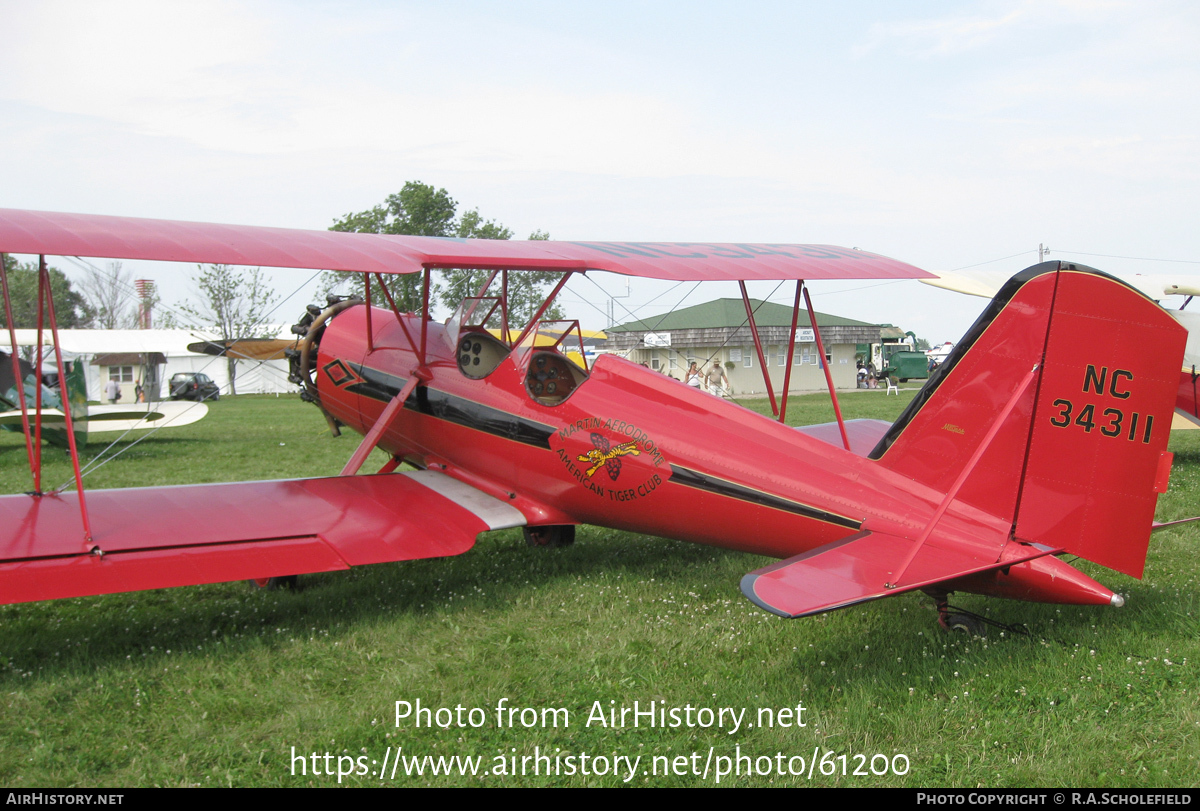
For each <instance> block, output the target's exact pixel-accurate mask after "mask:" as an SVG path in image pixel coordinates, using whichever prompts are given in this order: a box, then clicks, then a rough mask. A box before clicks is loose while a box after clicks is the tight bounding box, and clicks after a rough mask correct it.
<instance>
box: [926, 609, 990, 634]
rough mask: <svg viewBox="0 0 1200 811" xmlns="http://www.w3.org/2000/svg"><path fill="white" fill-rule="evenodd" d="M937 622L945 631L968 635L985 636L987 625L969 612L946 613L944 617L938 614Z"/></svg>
mask: <svg viewBox="0 0 1200 811" xmlns="http://www.w3.org/2000/svg"><path fill="white" fill-rule="evenodd" d="M938 623H939V624H940V625H941V626H942V627H943V628H945V629H946V630H947V631H954V632H958V633H965V634H967V635H968V636H987V626H986V625H984V624H983V622H982V621H981V620H979V619H977V618H975V617H973V616H971V615H970V614H946V615H945V619H942V617H941V616H940V615H939V617H938Z"/></svg>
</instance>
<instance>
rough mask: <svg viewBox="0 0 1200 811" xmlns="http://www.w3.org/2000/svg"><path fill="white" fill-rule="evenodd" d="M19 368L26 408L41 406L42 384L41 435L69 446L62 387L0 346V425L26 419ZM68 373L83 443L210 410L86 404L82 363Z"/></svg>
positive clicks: (183, 421) (9, 426)
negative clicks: (43, 378)
mask: <svg viewBox="0 0 1200 811" xmlns="http://www.w3.org/2000/svg"><path fill="white" fill-rule="evenodd" d="M17 374H20V376H21V381H22V384H23V385H22V386H21V387H20V388H21V389H23V390H24V391H23V393H24V399H25V409H26V410H27V411H32V412H35V413H36V412H37V408H38V401H37V394H38V390H39V388H40V390H41V412H40V413H41V424H42V434H41V437H42V439H45V440H46V441H47V442H49V443H51V444H53V445H58V446H60V447H64V448H65V447H67V446H68V444H69V443H68V441H67V434H66V431H67V428H66V414H64V413H63V412H64V409H63V403H62V391H61V387H60V386H55V387H53V388H52V387H50V386H47V385H45V384H43V383H39V381H38V376H37V371H36V370H35V369H34V368H33V366H32V364H30V363H28V362H27V361H24V360H21V359H20V358H19V357H18V358H13V357H12V356H11V355H10V354H9V353H8V352H5V351H4V350H0V428H3V429H4V430H8V431H22V430H24V426H25V422H26V421H27V417H26V416H23V415H22V409H21V393H22V392H20V391H19V390H18V386H17V378H16V376H15V375H17ZM65 379H66V386H67V399H68V401H69V402H70V403H71V416H72V417H73V421H72V426H73V428H74V434H75V441H76V442H78V443H80V444H86V443H87V441H88V436H89V435H90V434H100V433H113V432H116V431H122V432H124V431H131V430H137V429H141V428H155V427H158V428H165V427H168V426H169V427H172V428H178V427H181V426H184V425H191V424H192V423H194V422H197V421H199V420H201V419H203V418H204V416H205V415H206V414H207V413H208V406H206V405H204V404H203V403H191V404H189V403H173V402H159V403H128V404H124V405H88V402H87V383H86V381H85V380H84V378H83V369H82V368H81V367H80V365H79V364H78V363H74V364H72V365H71V370H70V371H69V372H68V373H67V375H66V378H65ZM35 422H36V420H35Z"/></svg>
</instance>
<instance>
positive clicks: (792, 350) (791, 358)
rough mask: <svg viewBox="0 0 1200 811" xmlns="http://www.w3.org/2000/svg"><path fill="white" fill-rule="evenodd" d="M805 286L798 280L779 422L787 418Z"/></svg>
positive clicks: (780, 401)
mask: <svg viewBox="0 0 1200 811" xmlns="http://www.w3.org/2000/svg"><path fill="white" fill-rule="evenodd" d="M803 287H804V281H803V280H802V279H797V280H796V300H795V301H793V302H792V332H791V335H790V336H789V337H788V351H787V367H786V368H784V370H783V394H782V395H781V396H780V400H779V422H780V423H783V422H784V420H785V419H786V418H787V400H788V388H789V386H790V385H791V382H792V364H793V363H795V357H796V321H797V320H798V319H799V318H800V291H801V289H803Z"/></svg>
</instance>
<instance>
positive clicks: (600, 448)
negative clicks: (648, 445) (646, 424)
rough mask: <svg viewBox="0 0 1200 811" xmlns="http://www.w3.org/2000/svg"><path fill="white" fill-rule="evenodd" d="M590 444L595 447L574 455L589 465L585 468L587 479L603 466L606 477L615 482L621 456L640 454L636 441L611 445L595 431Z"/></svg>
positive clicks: (618, 472)
mask: <svg viewBox="0 0 1200 811" xmlns="http://www.w3.org/2000/svg"><path fill="white" fill-rule="evenodd" d="M592 444H593V445H595V446H596V447H595V449H593V450H590V451H588V452H587V453H585V454H583V455H582V456H577V457H575V458H576V459H577V460H578V461H580V462H586V463H587V464H589V465H591V467H589V468H588V469H587V477H588V478H589V479H590V478H591V477H592V474H594V473H595V472H596V471H597V470H599V469H600V468H604V469H605V470H606V471H608V477H609V478H610V479H612V480H613V481H614V482H615V481H616V480H617V477H618V476H620V475H621V457H622V456H639V455H640V454H641V451H639V450H638V447H637V442H622V443H621V444H620V445H613V444H612V443H611V442H609V441H608V439H607V438H606V437H603V436H601V435H600V434H597V433H593V434H592Z"/></svg>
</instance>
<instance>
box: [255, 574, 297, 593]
mask: <svg viewBox="0 0 1200 811" xmlns="http://www.w3.org/2000/svg"><path fill="white" fill-rule="evenodd" d="M297 579H298V575H294V574H293V575H289V576H287V577H256V578H255V579H253V580H251V581H249V582H250V585H252V586H254V587H255V588H256V589H258V590H260V591H278V590H279V589H294V588H296V581H297Z"/></svg>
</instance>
